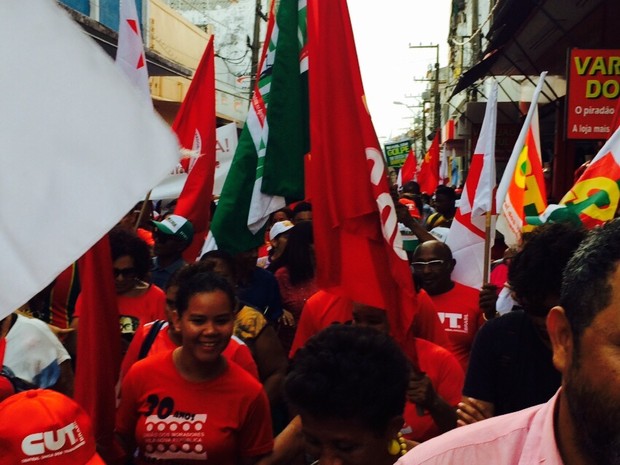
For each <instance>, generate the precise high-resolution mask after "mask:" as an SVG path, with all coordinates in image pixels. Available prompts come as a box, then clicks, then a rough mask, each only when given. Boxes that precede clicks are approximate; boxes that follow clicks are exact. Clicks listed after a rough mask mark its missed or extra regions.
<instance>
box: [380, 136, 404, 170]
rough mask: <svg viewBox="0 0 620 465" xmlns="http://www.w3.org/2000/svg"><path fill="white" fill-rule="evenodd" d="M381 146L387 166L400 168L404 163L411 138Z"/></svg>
mask: <svg viewBox="0 0 620 465" xmlns="http://www.w3.org/2000/svg"><path fill="white" fill-rule="evenodd" d="M383 147H384V149H385V156H386V157H387V162H388V166H390V167H393V168H400V167H401V166H403V165H404V163H405V160H406V159H407V155H408V154H409V150H410V149H411V140H409V139H407V140H402V141H400V142H393V143H390V144H385V145H384V146H383Z"/></svg>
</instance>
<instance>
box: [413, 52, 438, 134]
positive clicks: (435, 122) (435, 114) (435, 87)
mask: <svg viewBox="0 0 620 465" xmlns="http://www.w3.org/2000/svg"><path fill="white" fill-rule="evenodd" d="M409 48H434V49H435V52H436V55H435V72H434V74H435V76H434V79H429V81H434V83H433V94H434V100H433V102H434V107H433V134H434V133H435V131H437V130H439V129H440V127H441V100H440V98H439V44H436V45H434V44H430V45H411V44H410V45H409Z"/></svg>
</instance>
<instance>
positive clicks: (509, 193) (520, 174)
mask: <svg viewBox="0 0 620 465" xmlns="http://www.w3.org/2000/svg"><path fill="white" fill-rule="evenodd" d="M546 75H547V72H546V71H544V72H543V73H541V75H540V79H539V80H538V85H537V86H536V89H535V90H534V95H533V96H532V102H531V104H530V108H529V110H528V112H527V116H526V118H525V122H524V123H523V127H522V128H521V132H520V133H519V137H518V138H517V142H516V143H515V146H514V148H513V149H512V154H511V155H510V159H509V160H508V164H507V165H506V170H505V171H504V175H503V176H502V180H501V182H500V184H499V187H498V188H497V197H496V199H497V206H498V208H500V212H499V218H498V219H497V230H498V231H500V232H501V233H502V234H503V235H504V241H505V242H506V245H508V246H511V247H512V246H516V245H518V244H519V242H520V240H521V234H522V232H523V231H528V230H531V229H532V228H533V226H528V225H527V224H526V222H525V217H526V216H537V215H539V214H541V213H542V212H543V211H544V210H545V208H546V207H547V193H546V189H545V182H544V178H543V173H542V164H541V151H540V134H539V128H538V97H539V95H540V92H541V90H542V86H543V84H544V82H545V76H546Z"/></svg>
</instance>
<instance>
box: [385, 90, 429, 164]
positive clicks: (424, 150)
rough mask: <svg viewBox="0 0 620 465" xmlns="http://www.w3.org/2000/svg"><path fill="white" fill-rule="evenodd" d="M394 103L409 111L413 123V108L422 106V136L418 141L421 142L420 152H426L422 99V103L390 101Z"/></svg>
mask: <svg viewBox="0 0 620 465" xmlns="http://www.w3.org/2000/svg"><path fill="white" fill-rule="evenodd" d="M392 103H393V104H394V105H401V106H403V107H405V108H407V109H408V110H409V111H411V114H412V116H413V118H414V124H415V122H416V121H415V117H416V113H415V112H414V111H413V108H422V137H420V141H421V143H422V152H423V153H424V152H426V140H425V138H424V132H425V131H426V114H425V112H424V110H425V108H424V103H425V101H423V103H422V105H407V104H406V103H403V102H400V101H398V100H394V101H393V102H392Z"/></svg>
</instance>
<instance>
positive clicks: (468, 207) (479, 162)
mask: <svg viewBox="0 0 620 465" xmlns="http://www.w3.org/2000/svg"><path fill="white" fill-rule="evenodd" d="M496 123H497V83H494V84H493V87H492V89H491V93H490V94H489V100H488V102H487V106H486V111H485V114H484V121H483V122H482V129H481V130H480V137H479V138H478V142H477V143H476V149H475V150H474V155H473V156H472V160H471V166H470V168H469V174H468V175H467V180H466V181H465V187H464V188H463V194H462V195H461V200H460V202H459V208H458V209H457V211H456V215H455V217H454V220H453V221H452V225H451V226H450V233H449V234H448V239H447V241H446V243H447V244H448V245H449V246H450V249H451V250H452V255H453V256H454V258H455V259H456V265H455V267H454V270H453V271H452V279H453V280H454V281H456V282H459V283H461V284H464V285H465V286H469V287H474V288H477V289H479V288H480V287H482V284H483V282H482V281H483V276H484V267H485V266H488V264H486V265H485V262H484V258H485V250H484V244H485V237H486V213H487V212H494V210H495V208H494V207H495V205H494V204H495V202H494V200H495V199H494V189H495V184H496V182H495V134H496V129H497V124H496ZM492 236H493V233H492ZM490 243H491V244H492V243H493V237H491V242H490ZM489 245H490V244H489Z"/></svg>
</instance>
